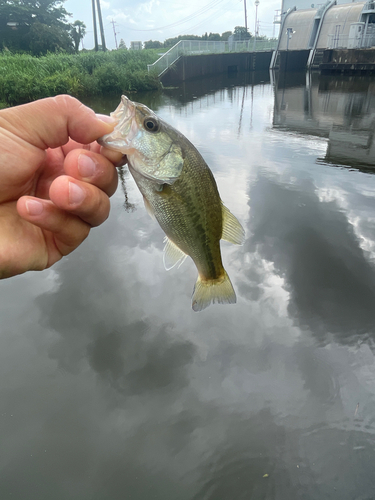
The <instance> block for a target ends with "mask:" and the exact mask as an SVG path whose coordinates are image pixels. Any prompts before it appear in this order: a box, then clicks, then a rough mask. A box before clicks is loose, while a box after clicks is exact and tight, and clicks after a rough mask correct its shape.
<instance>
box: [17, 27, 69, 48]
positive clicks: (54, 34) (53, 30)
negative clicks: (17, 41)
mask: <svg viewBox="0 0 375 500" xmlns="http://www.w3.org/2000/svg"><path fill="white" fill-rule="evenodd" d="M24 38H25V41H26V42H27V44H28V50H29V51H30V52H31V53H32V54H33V55H34V56H41V55H44V54H47V52H58V51H59V50H64V51H65V52H69V53H72V52H74V48H73V42H72V39H71V38H70V36H69V34H68V33H67V32H66V31H65V30H63V29H61V28H60V27H59V26H47V24H42V23H33V24H32V26H31V27H30V30H29V32H28V34H27V35H25V37H24Z"/></svg>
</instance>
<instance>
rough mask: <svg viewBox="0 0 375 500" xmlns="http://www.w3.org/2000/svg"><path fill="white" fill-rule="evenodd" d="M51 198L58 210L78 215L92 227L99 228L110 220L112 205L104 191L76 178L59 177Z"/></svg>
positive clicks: (50, 191)
mask: <svg viewBox="0 0 375 500" xmlns="http://www.w3.org/2000/svg"><path fill="white" fill-rule="evenodd" d="M49 196H50V199H51V200H52V201H53V203H54V204H55V205H56V206H57V207H58V208H60V209H61V210H65V211H67V212H69V213H71V214H73V215H77V216H78V217H80V218H81V219H82V220H84V221H85V222H87V224H89V225H90V226H93V227H94V226H98V225H99V224H102V223H103V222H104V221H105V220H106V219H107V218H108V215H109V210H110V203H109V198H108V196H107V195H106V194H105V193H104V191H102V190H101V189H99V188H97V187H96V186H93V185H91V184H89V183H87V182H82V181H79V180H77V179H75V178H74V177H69V176H66V175H61V176H60V177H57V179H55V180H54V181H53V182H52V184H51V187H50V190H49Z"/></svg>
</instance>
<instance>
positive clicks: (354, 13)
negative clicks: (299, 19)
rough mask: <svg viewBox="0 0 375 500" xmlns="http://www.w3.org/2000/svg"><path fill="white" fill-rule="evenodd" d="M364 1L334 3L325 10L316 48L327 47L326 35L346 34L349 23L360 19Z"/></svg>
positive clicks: (347, 33)
mask: <svg viewBox="0 0 375 500" xmlns="http://www.w3.org/2000/svg"><path fill="white" fill-rule="evenodd" d="M364 5H365V2H358V3H349V4H346V5H334V6H333V7H331V8H330V9H329V11H328V12H327V14H326V16H325V18H324V22H323V26H322V29H321V31H320V34H319V39H318V43H317V46H316V48H317V49H325V48H327V47H328V35H335V33H336V34H337V35H338V34H339V35H340V36H348V35H349V29H350V24H351V23H356V22H358V21H360V20H361V13H362V9H363V7H364Z"/></svg>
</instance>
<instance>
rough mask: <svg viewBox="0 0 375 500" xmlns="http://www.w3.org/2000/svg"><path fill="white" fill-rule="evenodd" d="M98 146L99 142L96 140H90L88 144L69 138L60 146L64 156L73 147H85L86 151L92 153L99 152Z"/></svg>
mask: <svg viewBox="0 0 375 500" xmlns="http://www.w3.org/2000/svg"><path fill="white" fill-rule="evenodd" d="M100 148H101V146H100V144H98V143H97V142H96V141H94V142H91V143H90V144H81V143H79V142H77V141H73V140H72V139H70V140H69V142H67V143H66V144H64V146H62V148H61V149H62V150H63V152H64V154H65V156H67V154H68V153H70V151H72V150H73V149H85V150H87V151H92V152H93V153H100Z"/></svg>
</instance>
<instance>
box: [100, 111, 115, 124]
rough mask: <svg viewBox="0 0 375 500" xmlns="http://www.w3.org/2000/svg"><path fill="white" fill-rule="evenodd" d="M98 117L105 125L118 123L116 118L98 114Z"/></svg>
mask: <svg viewBox="0 0 375 500" xmlns="http://www.w3.org/2000/svg"><path fill="white" fill-rule="evenodd" d="M96 117H97V118H99V120H101V121H102V122H104V123H115V122H117V120H115V119H114V118H112V116H108V115H101V114H100V113H97V114H96Z"/></svg>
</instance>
